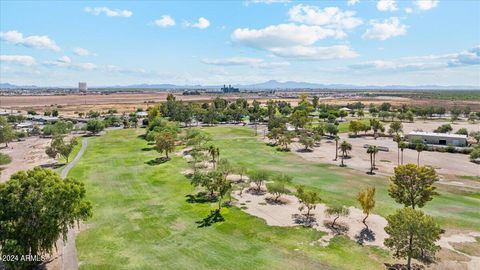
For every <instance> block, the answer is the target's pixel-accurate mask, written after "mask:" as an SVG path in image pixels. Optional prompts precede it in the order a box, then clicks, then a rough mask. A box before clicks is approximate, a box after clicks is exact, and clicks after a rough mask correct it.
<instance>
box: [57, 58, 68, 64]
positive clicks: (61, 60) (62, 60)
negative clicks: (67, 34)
mask: <svg viewBox="0 0 480 270" xmlns="http://www.w3.org/2000/svg"><path fill="white" fill-rule="evenodd" d="M57 61H58V62H61V63H65V64H70V63H71V62H72V59H70V57H68V56H62V57H60V58H59V59H58V60H57Z"/></svg>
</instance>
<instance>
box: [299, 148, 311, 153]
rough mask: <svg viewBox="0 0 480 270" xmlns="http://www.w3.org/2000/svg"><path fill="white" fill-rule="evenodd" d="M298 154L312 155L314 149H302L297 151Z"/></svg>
mask: <svg viewBox="0 0 480 270" xmlns="http://www.w3.org/2000/svg"><path fill="white" fill-rule="evenodd" d="M297 152H298V153H311V152H313V150H312V149H305V148H300V149H298V150H297Z"/></svg>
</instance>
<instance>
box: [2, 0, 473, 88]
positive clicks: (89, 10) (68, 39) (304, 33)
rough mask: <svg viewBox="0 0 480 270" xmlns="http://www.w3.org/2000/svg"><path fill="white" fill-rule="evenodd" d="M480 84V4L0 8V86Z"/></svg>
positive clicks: (356, 0) (275, 0)
mask: <svg viewBox="0 0 480 270" xmlns="http://www.w3.org/2000/svg"><path fill="white" fill-rule="evenodd" d="M271 79H273V80H279V81H287V80H293V81H306V82H316V83H328V84H330V83H341V84H356V85H371V84H375V85H391V84H402V85H424V84H438V85H476V86H480V1H473V0H472V1H461V0H455V1H454V0H402V1H399V0H380V1H367V0H338V1H308V2H303V1H288V0H250V1H249V0H244V1H228V2H221V1H204V2H202V1H191V2H188V1H182V2H180V3H178V2H177V3H175V2H173V1H171V2H154V1H130V2H127V1H119V2H114V1H105V2H99V1H88V2H87V1H83V2H82V1H71V2H60V1H51V2H47V1H37V2H22V1H1V2H0V82H2V83H7V82H8V83H13V84H19V85H29V84H35V85H39V86H71V87H74V86H76V85H77V83H78V82H79V81H86V82H88V84H89V85H90V86H104V85H126V84H137V83H175V84H223V83H227V84H228V83H231V84H237V83H258V82H263V81H266V80H271Z"/></svg>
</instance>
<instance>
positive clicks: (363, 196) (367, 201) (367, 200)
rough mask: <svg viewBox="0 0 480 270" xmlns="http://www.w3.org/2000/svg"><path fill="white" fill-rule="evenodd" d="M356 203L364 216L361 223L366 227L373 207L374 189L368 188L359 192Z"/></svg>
mask: <svg viewBox="0 0 480 270" xmlns="http://www.w3.org/2000/svg"><path fill="white" fill-rule="evenodd" d="M357 201H358V202H359V203H360V206H361V207H362V210H363V213H364V214H365V215H366V216H365V218H364V219H363V220H362V222H363V224H365V226H367V223H366V221H367V218H368V216H369V215H370V213H371V212H372V210H373V208H374V207H375V187H369V188H366V189H365V190H363V191H361V192H359V193H358V195H357ZM367 228H368V226H367Z"/></svg>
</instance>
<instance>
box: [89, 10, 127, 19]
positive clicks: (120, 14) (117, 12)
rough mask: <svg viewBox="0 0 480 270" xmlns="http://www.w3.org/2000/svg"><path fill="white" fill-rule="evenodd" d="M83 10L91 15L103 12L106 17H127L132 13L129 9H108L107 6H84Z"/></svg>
mask: <svg viewBox="0 0 480 270" xmlns="http://www.w3.org/2000/svg"><path fill="white" fill-rule="evenodd" d="M84 10H85V12H87V13H90V14H93V15H100V14H105V15H106V16H107V17H124V18H128V17H131V16H132V15H133V12H131V11H130V10H120V9H109V8H107V7H93V8H91V7H86V8H85V9H84Z"/></svg>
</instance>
